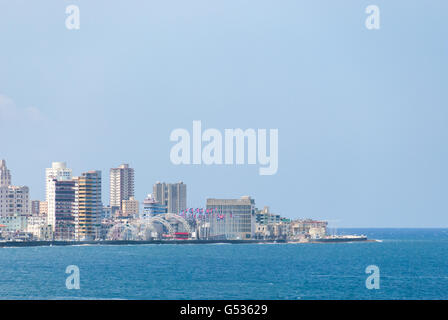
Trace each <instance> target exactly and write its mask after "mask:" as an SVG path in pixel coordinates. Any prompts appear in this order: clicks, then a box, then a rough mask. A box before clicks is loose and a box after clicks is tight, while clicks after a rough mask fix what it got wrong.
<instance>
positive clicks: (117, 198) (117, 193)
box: [110, 164, 134, 210]
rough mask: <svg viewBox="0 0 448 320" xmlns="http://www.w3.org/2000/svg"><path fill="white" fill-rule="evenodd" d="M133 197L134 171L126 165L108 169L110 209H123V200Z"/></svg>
mask: <svg viewBox="0 0 448 320" xmlns="http://www.w3.org/2000/svg"><path fill="white" fill-rule="evenodd" d="M132 197H134V169H133V168H130V167H129V165H128V164H122V165H120V166H119V167H118V168H112V169H110V207H111V208H114V207H115V208H118V209H120V210H121V209H123V207H122V205H123V200H129V199H131V198H132Z"/></svg>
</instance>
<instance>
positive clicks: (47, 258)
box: [0, 229, 448, 300]
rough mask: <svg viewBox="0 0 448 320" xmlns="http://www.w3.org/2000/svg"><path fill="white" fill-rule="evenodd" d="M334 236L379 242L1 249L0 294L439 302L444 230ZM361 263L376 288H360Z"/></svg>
mask: <svg viewBox="0 0 448 320" xmlns="http://www.w3.org/2000/svg"><path fill="white" fill-rule="evenodd" d="M338 233H341V234H366V235H367V236H368V237H369V238H371V239H378V240H380V241H379V242H368V243H326V244H211V245H169V244H166V245H165V244H164V245H127V246H70V247H21V248H0V274H1V277H0V298H2V299H290V300H291V299H292V300H297V299H303V300H306V299H448V229H341V230H338ZM68 265H76V266H78V267H79V270H80V289H79V290H76V289H72V290H69V289H67V288H66V284H65V282H66V278H67V277H68V276H69V275H68V274H66V273H65V271H66V267H67V266H68ZM369 265H376V266H378V268H379V270H380V278H379V279H380V288H379V289H367V288H366V284H365V283H366V278H367V277H368V274H366V272H365V269H366V267H367V266H369Z"/></svg>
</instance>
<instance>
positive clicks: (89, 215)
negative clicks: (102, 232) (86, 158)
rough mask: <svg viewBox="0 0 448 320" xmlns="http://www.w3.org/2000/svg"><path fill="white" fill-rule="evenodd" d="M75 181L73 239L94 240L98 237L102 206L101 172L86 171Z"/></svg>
mask: <svg viewBox="0 0 448 320" xmlns="http://www.w3.org/2000/svg"><path fill="white" fill-rule="evenodd" d="M73 180H74V181H75V206H74V217H75V239H76V240H94V239H95V238H97V237H98V236H99V227H100V223H101V214H102V211H103V204H102V200H101V171H88V172H85V173H83V174H82V175H81V176H79V177H75V178H74V179H73Z"/></svg>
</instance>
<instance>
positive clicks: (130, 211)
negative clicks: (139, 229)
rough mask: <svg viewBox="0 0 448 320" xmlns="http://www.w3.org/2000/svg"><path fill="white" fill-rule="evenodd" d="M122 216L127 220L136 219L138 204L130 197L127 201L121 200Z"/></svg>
mask: <svg viewBox="0 0 448 320" xmlns="http://www.w3.org/2000/svg"><path fill="white" fill-rule="evenodd" d="M121 208H122V209H121V210H122V216H123V217H127V218H137V217H138V214H139V208H140V206H139V202H138V200H135V198H134V197H131V198H130V199H129V200H123V201H122V203H121Z"/></svg>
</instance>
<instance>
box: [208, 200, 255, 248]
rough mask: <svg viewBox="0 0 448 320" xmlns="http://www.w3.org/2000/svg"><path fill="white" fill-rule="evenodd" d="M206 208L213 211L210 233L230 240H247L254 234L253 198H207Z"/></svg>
mask: <svg viewBox="0 0 448 320" xmlns="http://www.w3.org/2000/svg"><path fill="white" fill-rule="evenodd" d="M206 209H207V210H209V211H213V214H212V217H211V219H210V235H211V236H222V237H224V238H226V239H231V240H240V239H241V240H249V239H252V238H253V236H254V234H255V210H256V209H255V200H254V199H252V198H251V197H249V196H244V197H241V198H240V199H207V205H206Z"/></svg>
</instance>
